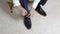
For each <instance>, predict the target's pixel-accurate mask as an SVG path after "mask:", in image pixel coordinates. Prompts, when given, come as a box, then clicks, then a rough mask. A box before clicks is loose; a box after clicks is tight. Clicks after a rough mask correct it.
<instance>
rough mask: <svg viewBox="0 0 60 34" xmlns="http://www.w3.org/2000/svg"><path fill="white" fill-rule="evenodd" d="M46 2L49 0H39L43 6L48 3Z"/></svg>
mask: <svg viewBox="0 0 60 34" xmlns="http://www.w3.org/2000/svg"><path fill="white" fill-rule="evenodd" d="M46 2H47V0H41V1H40V2H39V4H40V5H42V6H44V5H45V4H46Z"/></svg>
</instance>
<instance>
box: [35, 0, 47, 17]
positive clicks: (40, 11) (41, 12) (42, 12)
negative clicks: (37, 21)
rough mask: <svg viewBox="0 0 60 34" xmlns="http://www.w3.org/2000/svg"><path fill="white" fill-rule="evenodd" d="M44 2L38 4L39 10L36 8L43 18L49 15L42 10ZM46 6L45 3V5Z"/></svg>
mask: <svg viewBox="0 0 60 34" xmlns="http://www.w3.org/2000/svg"><path fill="white" fill-rule="evenodd" d="M41 2H42V0H41V1H40V2H39V3H38V5H37V8H36V11H37V12H38V13H39V14H41V15H43V16H46V15H47V14H46V13H45V11H44V10H43V9H42V8H41V6H40V5H41V4H40V3H41ZM43 3H44V2H42V4H43ZM44 4H45V3H44Z"/></svg>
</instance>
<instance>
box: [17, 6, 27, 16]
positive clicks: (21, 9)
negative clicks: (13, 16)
mask: <svg viewBox="0 0 60 34" xmlns="http://www.w3.org/2000/svg"><path fill="white" fill-rule="evenodd" d="M18 10H19V11H20V14H21V15H22V16H25V15H27V11H26V10H25V9H24V8H23V7H22V6H18Z"/></svg>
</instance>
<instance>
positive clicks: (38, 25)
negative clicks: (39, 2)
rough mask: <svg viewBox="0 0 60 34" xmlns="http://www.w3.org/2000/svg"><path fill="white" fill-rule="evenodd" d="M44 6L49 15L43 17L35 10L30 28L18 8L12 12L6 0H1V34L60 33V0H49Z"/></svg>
mask: <svg viewBox="0 0 60 34" xmlns="http://www.w3.org/2000/svg"><path fill="white" fill-rule="evenodd" d="M42 8H43V9H44V10H45V11H46V13H47V14H48V15H47V16H46V17H43V16H41V15H39V14H38V13H37V12H35V14H34V16H33V17H32V18H31V20H32V28H31V29H30V30H28V29H26V27H25V26H24V23H23V17H21V16H20V14H19V12H18V11H17V9H16V8H14V13H12V14H11V13H10V12H9V8H8V5H7V3H6V2H5V0H0V34H60V0H48V2H47V3H46V5H45V6H42Z"/></svg>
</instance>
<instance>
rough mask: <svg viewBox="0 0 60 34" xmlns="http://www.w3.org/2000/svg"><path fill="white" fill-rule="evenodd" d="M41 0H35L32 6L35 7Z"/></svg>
mask: <svg viewBox="0 0 60 34" xmlns="http://www.w3.org/2000/svg"><path fill="white" fill-rule="evenodd" d="M39 2H40V0H35V1H34V2H33V5H32V7H33V8H36V7H37V5H38V3H39Z"/></svg>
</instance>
